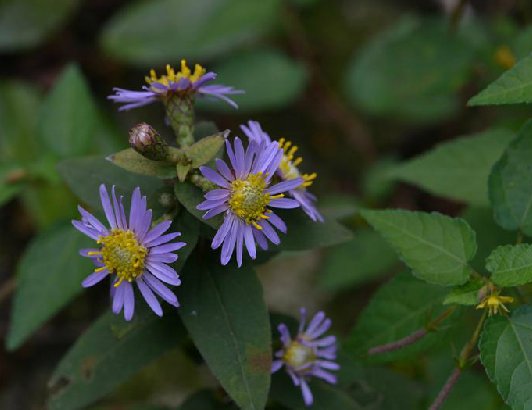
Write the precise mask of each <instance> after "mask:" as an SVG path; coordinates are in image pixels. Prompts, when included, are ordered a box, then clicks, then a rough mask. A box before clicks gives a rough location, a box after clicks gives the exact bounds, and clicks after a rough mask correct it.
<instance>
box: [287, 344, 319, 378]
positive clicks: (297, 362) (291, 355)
mask: <svg viewBox="0 0 532 410" xmlns="http://www.w3.org/2000/svg"><path fill="white" fill-rule="evenodd" d="M283 359H284V361H285V362H286V363H287V364H288V365H290V366H292V367H293V368H294V369H299V368H306V367H308V365H312V363H314V362H315V361H316V353H315V352H314V349H313V348H312V347H310V346H305V345H304V344H302V343H300V342H298V341H297V340H295V341H292V342H290V343H289V344H288V346H287V347H286V348H285V353H284V356H283ZM296 371H297V370H296Z"/></svg>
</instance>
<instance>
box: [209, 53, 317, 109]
mask: <svg viewBox="0 0 532 410" xmlns="http://www.w3.org/2000/svg"><path fill="white" fill-rule="evenodd" d="M214 71H215V72H216V73H217V74H218V77H217V79H216V81H219V82H220V84H230V85H232V86H233V87H235V88H236V89H239V90H244V91H245V94H238V95H234V96H231V98H232V99H233V100H234V101H235V102H236V103H237V104H238V108H239V112H250V111H261V110H268V109H279V108H282V107H285V106H287V105H289V104H292V103H293V102H294V101H295V100H296V99H297V98H298V97H299V96H300V95H301V93H302V92H303V90H304V88H305V86H306V84H307V80H308V74H307V72H306V71H305V68H304V66H303V65H301V64H300V63H298V62H296V61H294V60H292V59H290V58H289V57H287V56H285V55H284V54H281V53H279V52H278V51H273V50H257V51H247V52H244V53H241V54H237V55H234V56H230V57H229V58H228V59H227V61H226V62H224V63H222V64H221V65H219V66H217V67H216V68H215V70H214ZM257 78H260V81H257ZM199 107H200V108H205V109H208V110H215V111H223V112H227V111H230V110H231V111H232V110H233V108H232V107H231V106H229V105H227V104H225V103H220V102H212V103H209V102H206V101H204V102H201V101H200V102H199Z"/></svg>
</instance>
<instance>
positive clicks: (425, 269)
mask: <svg viewBox="0 0 532 410" xmlns="http://www.w3.org/2000/svg"><path fill="white" fill-rule="evenodd" d="M361 213H362V216H363V217H364V218H365V219H366V220H367V221H368V222H369V224H370V225H372V226H373V227H374V228H375V229H376V230H377V231H379V232H380V233H381V234H382V235H383V236H384V237H385V238H386V239H387V240H388V242H389V243H390V245H391V246H392V247H393V248H394V249H395V251H396V252H397V253H398V254H399V256H400V257H401V259H402V260H403V262H405V263H406V264H407V265H408V266H409V267H410V268H412V271H413V273H414V275H415V276H417V277H418V278H420V279H423V280H425V281H427V282H429V283H434V284H437V285H443V286H452V285H461V284H463V283H465V282H467V280H468V279H469V276H470V274H471V267H470V266H469V265H468V261H469V260H471V259H472V258H473V256H474V255H475V251H476V241H475V232H474V231H473V230H472V229H471V228H470V227H469V225H468V224H467V222H465V221H464V220H462V219H458V218H454V219H453V218H450V217H448V216H445V215H442V214H439V213H436V212H433V213H431V214H428V213H423V212H409V211H401V210H389V211H370V210H364V211H362V212H361Z"/></svg>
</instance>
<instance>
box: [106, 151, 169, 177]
mask: <svg viewBox="0 0 532 410" xmlns="http://www.w3.org/2000/svg"><path fill="white" fill-rule="evenodd" d="M108 160H109V161H110V162H112V163H113V164H115V165H116V166H118V167H120V168H123V169H125V170H126V171H130V172H133V173H135V174H140V175H148V176H151V177H157V178H161V179H173V178H175V177H176V170H175V166H174V165H172V164H169V163H166V162H162V161H152V160H150V159H148V158H144V157H143V156H142V155H140V154H139V153H138V152H137V151H135V150H134V149H133V148H127V149H125V150H122V151H120V152H117V153H116V154H113V155H110V156H109V157H108Z"/></svg>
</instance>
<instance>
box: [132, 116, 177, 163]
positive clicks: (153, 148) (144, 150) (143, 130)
mask: <svg viewBox="0 0 532 410" xmlns="http://www.w3.org/2000/svg"><path fill="white" fill-rule="evenodd" d="M129 145H131V148H133V149H134V150H135V151H137V152H138V153H139V154H140V155H142V156H144V157H146V158H148V159H151V160H152V161H167V160H168V159H169V158H168V157H169V150H168V144H167V143H166V141H165V140H164V139H163V138H162V137H161V136H160V135H159V133H158V132H157V131H156V130H155V128H153V127H152V126H151V125H149V124H146V123H145V122H141V123H140V124H137V125H135V126H134V127H133V128H131V130H130V131H129Z"/></svg>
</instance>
